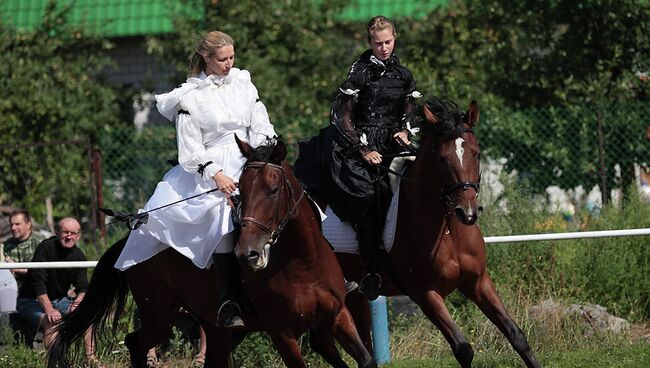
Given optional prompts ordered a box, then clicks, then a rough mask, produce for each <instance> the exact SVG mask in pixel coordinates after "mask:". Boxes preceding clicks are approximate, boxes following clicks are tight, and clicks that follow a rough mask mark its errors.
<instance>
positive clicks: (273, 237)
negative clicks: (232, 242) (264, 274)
mask: <svg viewBox="0 0 650 368" xmlns="http://www.w3.org/2000/svg"><path fill="white" fill-rule="evenodd" d="M265 167H269V168H272V169H275V170H279V171H280V172H281V173H282V178H283V181H282V189H281V191H280V192H283V191H284V190H285V188H286V191H287V192H288V194H289V195H288V198H287V203H288V204H290V203H291V202H293V206H292V207H291V209H290V210H289V211H287V212H286V213H285V215H284V217H283V218H282V220H280V222H279V223H278V225H277V227H276V228H275V229H272V228H271V225H266V224H263V223H261V222H260V221H259V220H257V219H256V218H255V217H252V216H244V217H242V218H241V219H240V220H239V221H240V222H241V223H242V224H244V223H249V224H252V225H255V226H257V227H258V228H259V229H260V230H262V231H263V232H265V233H266V234H268V235H269V236H270V238H269V240H268V241H267V244H269V245H274V244H275V243H276V242H277V241H278V239H279V238H280V235H281V234H282V232H283V231H284V228H285V227H286V226H287V224H288V223H289V221H290V220H291V218H292V217H293V215H294V214H295V213H296V211H297V210H298V206H299V205H300V202H302V200H303V198H305V191H304V190H301V191H300V197H298V199H297V200H295V201H294V200H293V197H294V196H293V194H294V191H293V188H292V186H291V183H290V182H289V179H288V178H287V176H286V174H285V172H284V168H283V167H282V166H280V165H276V164H272V163H269V162H262V161H254V162H249V163H247V164H246V166H244V171H245V170H246V169H248V168H255V169H262V168H265ZM287 207H288V206H287ZM279 217H280V205H279V204H278V207H277V209H276V213H275V220H276V221H277V219H278V218H279ZM274 222H275V221H274Z"/></svg>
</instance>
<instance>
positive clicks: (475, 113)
mask: <svg viewBox="0 0 650 368" xmlns="http://www.w3.org/2000/svg"><path fill="white" fill-rule="evenodd" d="M478 118H479V110H478V103H477V102H476V101H475V100H472V103H470V104H469V109H468V110H467V112H466V113H465V118H464V119H463V120H464V123H465V124H467V125H469V126H470V127H471V128H473V127H474V126H475V125H476V123H478Z"/></svg>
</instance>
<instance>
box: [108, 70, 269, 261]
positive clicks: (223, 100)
mask: <svg viewBox="0 0 650 368" xmlns="http://www.w3.org/2000/svg"><path fill="white" fill-rule="evenodd" d="M156 101H157V104H156V107H157V108H158V111H160V113H161V114H162V115H163V116H165V117H166V118H167V119H169V120H171V121H176V136H177V143H178V161H179V165H176V166H175V167H173V168H172V169H171V170H169V171H168V172H167V173H166V174H165V176H164V177H163V180H162V181H161V182H159V183H158V186H157V187H156V190H155V191H154V193H153V195H152V196H151V198H150V199H149V201H148V202H147V204H146V205H145V206H144V209H143V211H148V210H151V209H153V208H156V207H160V206H163V205H165V204H168V203H172V202H174V201H177V200H180V199H183V198H188V197H191V196H193V195H196V194H199V193H204V192H206V191H208V190H210V189H213V188H215V187H216V184H215V183H214V180H212V176H214V175H215V174H216V173H217V172H218V171H219V170H223V173H224V174H226V175H227V176H229V177H231V178H232V179H233V180H234V181H235V182H237V181H238V180H239V176H240V175H241V172H242V169H243V165H244V163H245V162H246V159H245V158H244V157H243V156H242V154H241V152H240V151H239V147H238V146H237V143H236V142H235V134H236V135H237V136H238V137H239V139H241V140H245V141H247V142H248V143H250V144H251V145H252V146H253V147H256V146H258V145H259V144H261V143H265V142H266V141H267V137H268V138H272V137H274V136H275V135H276V134H275V131H274V130H273V126H272V125H271V123H270V121H269V116H268V113H267V111H266V107H265V106H264V104H262V103H261V102H260V101H259V98H258V94H257V89H256V88H255V86H254V85H253V83H252V82H251V77H250V74H249V73H248V71H246V70H240V69H237V68H232V69H231V70H230V72H229V74H228V76H226V77H221V76H218V75H210V76H209V77H208V76H206V75H205V74H204V73H201V75H199V76H198V78H188V79H187V82H186V83H183V84H182V85H181V86H179V87H177V88H175V89H174V90H172V91H171V92H169V93H165V94H161V95H156ZM210 161H211V163H209V162H210ZM208 163H209V164H208ZM206 164H207V166H205V168H204V169H203V170H204V171H203V174H200V173H199V171H200V168H201V166H204V165H206ZM232 231H233V224H232V221H231V219H230V207H229V206H228V204H227V201H226V197H225V195H224V194H223V193H222V192H219V191H215V192H212V193H209V194H206V195H202V196H199V197H197V198H195V199H191V200H188V201H185V202H181V203H179V204H175V205H173V206H170V207H166V208H164V209H160V210H156V211H153V212H150V213H149V219H148V221H147V223H146V224H144V225H142V226H141V227H140V228H139V229H137V230H133V231H131V233H130V234H129V238H128V240H127V243H126V246H125V247H124V250H123V251H122V254H120V257H119V258H118V260H117V262H116V263H115V268H117V269H120V270H122V271H123V270H126V269H127V268H129V267H131V266H133V265H136V264H138V263H140V262H143V261H145V260H147V259H149V258H151V257H153V256H154V255H156V254H157V253H158V252H160V251H162V250H165V249H166V248H167V247H172V248H174V249H176V250H177V251H178V252H179V253H181V254H182V255H184V256H186V257H188V258H189V259H191V260H192V262H193V263H194V264H195V265H197V266H198V267H200V268H206V267H209V266H210V264H211V261H212V254H213V253H229V252H232V251H233V246H234V240H235V239H234V236H233V233H232Z"/></svg>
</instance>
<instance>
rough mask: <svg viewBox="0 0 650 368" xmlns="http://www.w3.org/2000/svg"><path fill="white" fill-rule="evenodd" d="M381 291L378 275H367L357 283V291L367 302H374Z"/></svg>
mask: <svg viewBox="0 0 650 368" xmlns="http://www.w3.org/2000/svg"><path fill="white" fill-rule="evenodd" d="M379 289H381V276H380V275H379V274H378V273H368V274H366V275H365V276H363V278H362V279H361V282H360V283H359V291H360V292H361V294H363V295H365V297H366V298H368V300H375V299H377V298H378V297H379Z"/></svg>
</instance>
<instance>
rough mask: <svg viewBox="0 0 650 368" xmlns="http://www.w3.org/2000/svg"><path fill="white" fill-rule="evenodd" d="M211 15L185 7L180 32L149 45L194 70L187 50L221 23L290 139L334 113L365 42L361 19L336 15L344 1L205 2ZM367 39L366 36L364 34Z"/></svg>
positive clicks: (180, 68)
mask: <svg viewBox="0 0 650 368" xmlns="http://www.w3.org/2000/svg"><path fill="white" fill-rule="evenodd" d="M201 3H202V4H203V7H204V8H205V17H204V18H202V19H197V17H195V16H194V17H192V16H191V14H179V15H178V17H176V19H175V20H174V26H175V29H176V31H177V33H174V34H171V35H169V36H164V37H158V38H152V39H150V40H149V46H150V48H151V49H152V50H154V51H155V52H156V54H158V55H160V57H161V58H162V59H163V60H165V61H166V62H168V63H170V64H171V65H174V67H175V69H176V70H177V76H176V80H175V82H176V83H178V82H180V81H184V80H185V78H186V77H187V75H188V72H189V70H188V66H187V65H188V62H187V60H188V57H189V56H190V55H191V53H192V52H193V50H195V48H196V44H197V43H198V42H199V40H200V39H201V37H202V36H203V35H204V34H205V33H207V32H209V31H213V30H221V31H224V32H226V33H228V34H230V35H231V36H232V37H233V38H234V39H235V43H236V46H235V49H236V52H237V57H236V65H235V66H236V67H239V68H244V69H247V70H250V71H251V74H252V77H253V82H254V83H255V85H256V86H257V88H258V90H259V92H260V97H261V99H262V101H263V102H264V103H265V105H266V107H267V108H268V110H269V115H270V116H271V121H273V122H274V124H275V125H276V127H277V128H278V131H279V132H280V133H281V134H282V135H283V138H284V139H285V141H286V142H288V143H292V142H294V141H295V140H296V139H298V138H302V137H305V136H307V135H310V134H316V133H317V132H318V128H321V127H323V126H324V125H325V124H326V122H327V121H328V118H329V108H330V104H331V101H332V97H333V95H334V93H335V92H336V90H337V87H338V85H339V84H340V83H341V82H343V80H344V79H345V77H346V73H347V69H348V67H349V66H350V64H351V63H352V62H353V61H354V58H355V57H357V55H358V54H359V53H360V51H361V48H363V47H364V44H365V42H363V41H359V38H355V37H354V36H353V35H354V33H355V31H358V30H359V29H361V28H359V27H351V26H350V24H348V23H344V22H339V21H336V20H335V16H336V15H337V14H338V12H339V11H340V9H341V8H342V6H343V4H345V2H344V1H313V0H297V1H264V2H260V1H252V0H246V1H241V0H222V1H218V2H215V1H210V0H207V1H204V2H201ZM364 40H365V38H364Z"/></svg>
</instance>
